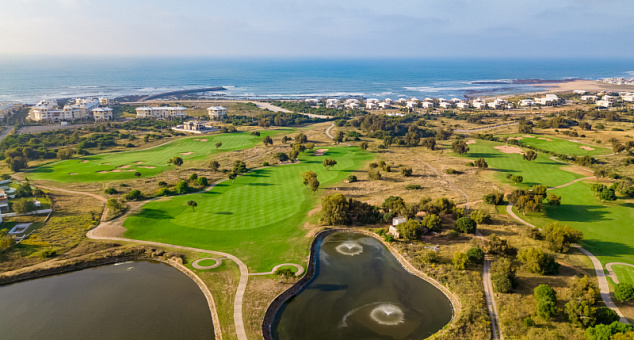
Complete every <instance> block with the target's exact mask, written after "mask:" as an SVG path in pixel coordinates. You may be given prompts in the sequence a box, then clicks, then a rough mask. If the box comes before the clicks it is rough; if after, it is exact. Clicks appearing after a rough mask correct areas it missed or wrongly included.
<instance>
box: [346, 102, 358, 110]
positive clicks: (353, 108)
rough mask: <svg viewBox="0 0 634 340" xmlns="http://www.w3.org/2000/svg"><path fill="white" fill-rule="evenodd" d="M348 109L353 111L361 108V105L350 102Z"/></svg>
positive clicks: (347, 105)
mask: <svg viewBox="0 0 634 340" xmlns="http://www.w3.org/2000/svg"><path fill="white" fill-rule="evenodd" d="M346 107H347V108H349V109H351V110H356V109H358V108H359V104H358V103H354V102H350V103H348V104H346Z"/></svg>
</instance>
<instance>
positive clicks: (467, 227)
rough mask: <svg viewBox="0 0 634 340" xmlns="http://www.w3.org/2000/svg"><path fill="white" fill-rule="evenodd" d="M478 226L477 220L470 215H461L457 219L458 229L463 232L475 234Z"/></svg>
mask: <svg viewBox="0 0 634 340" xmlns="http://www.w3.org/2000/svg"><path fill="white" fill-rule="evenodd" d="M476 227H477V224H476V221H474V220H472V219H471V218H469V217H461V218H459V219H458V220H457V221H456V231H458V232H461V233H465V234H474V233H475V231H476Z"/></svg>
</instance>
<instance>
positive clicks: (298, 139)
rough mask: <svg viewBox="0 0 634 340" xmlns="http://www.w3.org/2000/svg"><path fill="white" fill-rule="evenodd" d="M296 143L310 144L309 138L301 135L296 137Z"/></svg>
mask: <svg viewBox="0 0 634 340" xmlns="http://www.w3.org/2000/svg"><path fill="white" fill-rule="evenodd" d="M295 143H298V144H302V143H308V137H306V135H305V134H303V133H299V134H297V135H296V136H295Z"/></svg>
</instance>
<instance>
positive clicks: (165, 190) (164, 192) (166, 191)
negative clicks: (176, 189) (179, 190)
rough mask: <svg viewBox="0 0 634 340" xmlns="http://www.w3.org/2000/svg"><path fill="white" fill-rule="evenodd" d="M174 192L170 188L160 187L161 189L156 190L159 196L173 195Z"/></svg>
mask: <svg viewBox="0 0 634 340" xmlns="http://www.w3.org/2000/svg"><path fill="white" fill-rule="evenodd" d="M172 194H173V193H172V191H170V189H168V188H160V189H158V190H157V191H156V196H159V197H161V196H169V195H172Z"/></svg>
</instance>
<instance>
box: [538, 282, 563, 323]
mask: <svg viewBox="0 0 634 340" xmlns="http://www.w3.org/2000/svg"><path fill="white" fill-rule="evenodd" d="M534 295H535V300H536V301H537V315H539V316H540V317H542V318H543V319H546V320H548V319H550V318H551V317H552V316H553V315H555V314H556V313H557V293H556V292H555V291H554V290H553V289H552V288H550V287H548V286H547V285H544V284H541V285H539V286H537V287H536V288H535V290H534Z"/></svg>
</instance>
